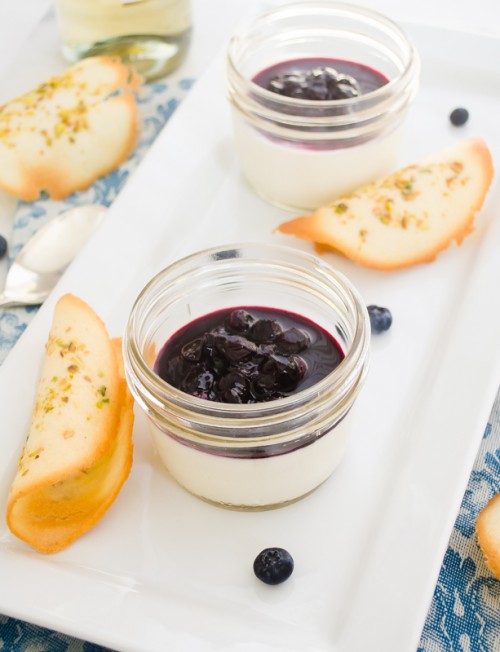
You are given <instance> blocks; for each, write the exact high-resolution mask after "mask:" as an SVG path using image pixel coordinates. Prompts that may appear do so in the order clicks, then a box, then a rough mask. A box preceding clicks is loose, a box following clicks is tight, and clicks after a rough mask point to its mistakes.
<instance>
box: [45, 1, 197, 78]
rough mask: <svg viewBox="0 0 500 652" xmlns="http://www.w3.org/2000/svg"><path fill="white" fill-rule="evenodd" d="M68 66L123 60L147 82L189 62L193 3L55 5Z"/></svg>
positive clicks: (130, 2)
mask: <svg viewBox="0 0 500 652" xmlns="http://www.w3.org/2000/svg"><path fill="white" fill-rule="evenodd" d="M55 8H56V16H57V21H58V24H59V32H60V35H61V40H62V52H63V55H64V57H65V58H66V59H68V61H71V62H74V61H78V60H79V59H81V58H82V57H88V56H92V55H103V54H104V55H112V56H119V57H120V58H121V59H122V61H123V62H124V63H125V64H127V65H129V66H130V67H132V68H134V70H136V71H137V72H138V73H139V74H140V75H141V76H142V77H143V79H145V80H146V81H150V80H153V79H156V78H158V77H162V76H164V75H166V74H167V73H169V72H171V71H172V70H174V69H175V68H176V67H177V66H178V65H179V64H180V63H181V62H182V60H183V58H184V56H185V54H186V52H187V48H188V45H189V41H190V33H191V14H190V2H189V0H55Z"/></svg>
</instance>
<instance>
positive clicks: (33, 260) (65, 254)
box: [0, 205, 106, 308]
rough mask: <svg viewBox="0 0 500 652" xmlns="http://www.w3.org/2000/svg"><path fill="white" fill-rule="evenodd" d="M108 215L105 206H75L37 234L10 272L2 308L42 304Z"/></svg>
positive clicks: (24, 248) (1, 296)
mask: <svg viewBox="0 0 500 652" xmlns="http://www.w3.org/2000/svg"><path fill="white" fill-rule="evenodd" d="M105 212H106V209H105V208H104V206H98V205H89V206H76V207H75V208H70V209H68V210H66V211H64V212H63V213H61V214H60V215H58V216H57V217H54V218H53V219H52V220H50V222H48V223H47V224H45V225H44V226H43V227H42V228H41V229H40V230H39V231H38V232H37V233H35V235H34V236H33V237H31V238H30V239H29V240H28V242H27V243H26V244H25V245H24V247H23V248H22V249H21V251H20V252H19V253H18V255H17V256H16V258H15V259H14V262H13V263H12V265H11V267H10V269H9V272H8V274H7V278H6V279H5V289H4V291H3V293H1V294H0V308H5V307H7V306H26V305H38V304H40V303H43V301H44V300H45V299H46V298H47V296H48V294H49V292H50V291H51V290H52V288H53V287H54V285H55V284H56V283H57V281H58V280H59V279H60V277H61V276H62V274H63V272H64V270H65V269H66V268H67V267H68V265H69V264H70V262H71V261H72V260H73V258H74V257H75V256H76V254H77V253H78V252H79V251H80V249H81V248H82V247H83V245H84V244H85V242H86V241H87V240H88V238H89V237H90V235H91V234H92V232H93V231H94V229H95V228H96V227H97V225H98V224H99V223H100V222H101V220H102V218H103V217H104V214H105Z"/></svg>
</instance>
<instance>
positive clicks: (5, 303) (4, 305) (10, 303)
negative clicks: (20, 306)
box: [0, 293, 16, 308]
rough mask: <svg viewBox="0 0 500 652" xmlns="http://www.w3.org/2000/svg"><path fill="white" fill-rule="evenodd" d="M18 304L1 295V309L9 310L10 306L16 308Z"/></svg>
mask: <svg viewBox="0 0 500 652" xmlns="http://www.w3.org/2000/svg"><path fill="white" fill-rule="evenodd" d="M15 305H16V302H15V301H12V299H8V298H7V297H6V296H5V294H3V293H2V294H0V308H9V307H10V306H15Z"/></svg>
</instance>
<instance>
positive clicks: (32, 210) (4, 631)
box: [0, 79, 500, 652]
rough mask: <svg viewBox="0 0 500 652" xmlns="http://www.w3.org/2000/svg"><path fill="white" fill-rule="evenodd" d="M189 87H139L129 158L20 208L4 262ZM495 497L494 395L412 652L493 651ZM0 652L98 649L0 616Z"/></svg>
mask: <svg viewBox="0 0 500 652" xmlns="http://www.w3.org/2000/svg"><path fill="white" fill-rule="evenodd" d="M192 83H193V80H192V79H180V80H178V81H175V82H169V83H166V82H159V83H155V84H151V85H149V86H146V87H145V89H144V90H143V92H142V94H141V95H140V97H139V98H138V104H139V110H140V115H141V122H142V132H141V138H140V141H139V143H138V146H137V147H136V150H135V152H134V154H133V155H132V157H131V158H130V159H129V161H127V162H126V163H125V164H124V165H122V166H121V167H120V168H119V169H117V170H115V171H114V172H112V173H111V174H109V175H108V176H106V177H104V178H103V179H100V180H98V181H97V182H96V183H95V184H93V186H92V187H91V188H89V189H88V190H87V191H85V192H80V193H76V194H74V195H72V196H71V197H68V198H67V199H66V200H64V201H61V202H54V201H50V200H48V199H43V198H42V199H40V200H39V201H36V202H32V203H26V202H20V203H19V205H18V210H17V213H16V219H15V223H14V232H13V239H12V243H11V247H10V252H9V255H10V259H11V260H12V259H13V258H14V257H15V255H16V254H17V252H18V251H19V249H20V248H21V247H22V245H23V244H24V242H26V241H27V239H28V238H29V237H30V236H31V235H32V234H33V233H34V232H36V231H37V229H39V228H40V226H42V225H43V224H44V223H45V222H46V221H48V220H50V219H51V218H52V217H53V216H55V215H56V214H58V213H60V212H61V211H62V210H64V209H66V208H69V207H71V206H76V205H82V204H89V203H99V204H102V205H104V206H109V205H110V204H111V203H112V202H113V200H114V199H115V197H116V196H117V194H118V193H119V192H120V190H121V188H122V187H123V185H124V183H125V181H126V180H127V179H128V177H129V175H130V174H131V173H132V171H133V170H134V169H135V168H136V166H137V164H138V163H139V162H140V161H141V159H142V157H143V156H144V154H145V153H146V151H147V150H148V148H149V147H150V145H151V144H152V142H153V141H154V139H155V138H156V136H157V135H158V133H159V132H160V130H161V129H162V127H163V126H164V125H165V123H166V122H167V121H168V119H169V118H170V116H171V115H172V114H173V112H174V111H175V109H176V108H177V106H178V105H179V103H180V102H181V101H182V99H183V97H184V96H185V95H186V93H187V92H188V91H189V88H190V87H191V85H192ZM36 310H37V308H36V307H28V308H14V309H9V310H2V311H0V363H1V362H3V360H4V359H5V357H6V355H7V354H8V352H9V351H10V349H11V348H12V347H13V345H14V344H15V342H16V341H17V340H18V338H19V336H20V335H21V334H22V332H23V331H24V329H25V328H26V327H27V326H28V324H29V322H30V321H31V319H32V317H33V315H34V314H35V313H36ZM499 491H500V394H499V396H498V397H497V400H496V403H495V406H494V408H493V410H492V413H491V417H490V420H489V423H488V426H487V428H486V431H485V433H484V438H483V441H482V445H481V448H480V450H479V453H478V456H477V459H476V463H475V466H474V469H473V471H472V474H471V477H470V481H469V485H468V487H467V491H466V493H465V496H464V499H463V502H462V506H461V509H460V513H459V514H458V517H457V520H456V523H455V527H454V530H453V533H452V536H451V539H450V542H449V547H448V550H447V552H446V554H445V557H444V560H443V565H442V568H441V572H440V575H439V579H438V582H437V585H436V589H435V592H434V596H433V600H432V604H431V606H430V609H429V613H428V616H427V620H426V623H425V627H424V630H423V633H422V637H421V641H420V645H419V647H418V650H416V652H498V651H500V581H498V580H497V579H495V578H494V577H493V575H492V573H491V572H490V571H489V570H488V569H487V568H486V566H485V564H484V561H483V558H482V556H481V552H480V550H479V548H478V545H477V541H476V538H475V533H474V524H475V520H476V517H477V515H478V513H479V511H480V510H481V509H482V508H483V507H484V505H485V504H486V503H487V502H488V500H489V499H490V498H491V497H492V496H493V495H494V494H496V493H497V492H499ZM0 590H1V583H0ZM0 652H105V648H103V647H101V646H99V645H96V644H93V643H89V642H85V641H80V640H78V639H74V638H71V637H69V636H66V635H63V634H60V633H57V632H53V631H51V630H48V629H45V628H43V627H37V626H35V625H32V624H29V623H25V622H22V621H19V620H16V619H13V618H9V617H6V616H1V615H0ZM138 652H140V651H138ZM325 652H327V651H325ZM360 652H368V651H360ZM369 652H385V650H370V651H369Z"/></svg>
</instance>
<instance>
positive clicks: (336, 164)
mask: <svg viewBox="0 0 500 652" xmlns="http://www.w3.org/2000/svg"><path fill="white" fill-rule="evenodd" d="M307 60H309V61H310V62H311V65H312V66H313V67H314V66H315V62H319V61H323V62H324V61H327V62H328V65H329V66H331V67H333V68H335V66H336V65H337V67H338V66H346V64H347V66H349V65H350V66H351V67H352V64H354V69H355V70H356V69H357V70H359V71H360V75H362V74H363V71H364V74H366V72H367V71H368V72H372V73H374V74H375V75H377V76H378V77H379V79H381V80H382V82H381V83H383V85H381V86H379V87H378V88H376V89H375V90H369V91H367V92H362V93H360V94H358V95H357V96H355V97H350V98H347V99H335V100H311V99H302V98H297V97H287V96H285V95H280V94H278V93H276V92H272V91H270V90H267V89H266V88H263V87H262V86H261V85H259V84H257V83H256V82H255V77H256V75H258V74H259V73H260V74H262V73H263V71H267V70H269V69H270V68H271V67H273V66H277V65H279V64H286V67H287V68H288V67H289V66H290V69H293V65H294V64H295V65H297V63H298V64H299V66H300V67H301V66H302V62H304V61H307ZM340 69H341V68H340ZM419 71H420V65H419V57H418V54H417V52H416V50H415V48H414V46H413V45H412V43H411V42H410V40H409V39H408V37H407V36H406V35H405V33H404V32H403V31H402V30H401V29H400V28H399V27H398V26H397V25H396V24H395V23H394V22H392V21H391V20H389V19H388V18H386V17H385V16H383V15H381V14H379V13H376V12H373V11H371V10H369V9H365V8H362V7H357V6H356V5H351V4H344V3H337V2H329V1H326V0H322V1H311V2H300V3H294V4H287V5H284V6H281V7H279V8H277V9H274V10H272V11H270V12H268V13H265V14H263V15H261V16H259V17H258V18H257V19H256V20H254V21H253V22H252V23H251V24H249V25H248V26H247V27H246V28H243V29H242V30H241V31H240V32H239V33H238V34H236V35H235V36H234V37H233V38H232V39H231V41H230V44H229V48H228V53H227V72H226V76H227V92H228V97H229V100H230V102H231V105H232V107H233V111H232V117H233V125H234V138H235V145H236V150H237V152H238V155H239V159H240V162H241V167H242V171H243V174H244V176H245V177H246V178H247V180H248V182H249V183H250V185H251V186H252V187H253V189H254V190H255V191H256V192H257V193H258V194H259V195H261V196H262V197H263V198H264V199H266V200H268V201H270V202H271V203H273V204H276V205H279V206H282V207H285V208H289V209H291V210H313V209H315V208H318V207H319V206H321V205H323V204H325V203H328V202H330V201H332V200H333V199H335V198H336V197H338V196H339V195H342V194H345V193H349V192H351V191H353V190H355V189H356V188H358V187H360V186H362V185H364V184H366V183H368V182H370V181H372V180H374V179H376V178H378V177H380V176H382V175H385V174H386V173H388V172H390V171H391V170H392V169H393V168H394V165H395V163H396V160H397V155H398V151H399V145H400V140H401V127H402V124H403V121H404V118H405V115H406V113H407V110H408V108H409V106H410V105H411V103H412V101H413V99H414V97H415V94H416V92H417V87H418V79H419ZM352 75H353V76H354V75H355V73H352Z"/></svg>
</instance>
